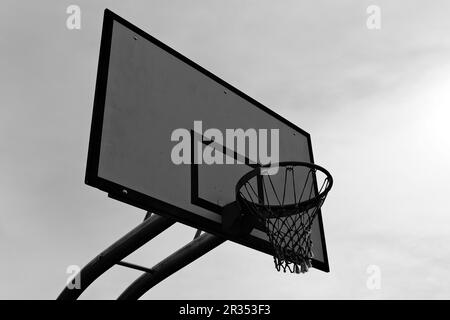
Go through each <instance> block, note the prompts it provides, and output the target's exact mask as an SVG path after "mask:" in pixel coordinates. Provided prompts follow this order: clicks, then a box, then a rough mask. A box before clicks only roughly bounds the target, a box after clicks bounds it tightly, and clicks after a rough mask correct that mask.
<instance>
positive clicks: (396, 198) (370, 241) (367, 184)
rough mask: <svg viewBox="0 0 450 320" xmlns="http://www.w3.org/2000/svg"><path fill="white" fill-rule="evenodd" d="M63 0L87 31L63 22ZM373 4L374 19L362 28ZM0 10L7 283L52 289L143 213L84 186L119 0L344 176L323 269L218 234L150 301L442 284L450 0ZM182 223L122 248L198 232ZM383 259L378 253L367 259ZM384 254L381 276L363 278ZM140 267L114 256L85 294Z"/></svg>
mask: <svg viewBox="0 0 450 320" xmlns="http://www.w3.org/2000/svg"><path fill="white" fill-rule="evenodd" d="M69 5H78V6H79V7H80V9H81V29H79V30H70V29H68V28H67V26H66V20H67V18H68V16H69V15H68V14H67V13H66V9H67V7H68V6H69ZM370 5H377V6H378V7H379V8H380V10H381V11H380V12H381V15H380V17H381V25H380V29H369V28H368V27H367V23H366V22H367V19H368V17H369V15H370V14H368V13H367V11H366V10H367V8H368V7H369V6H370ZM3 8H4V10H2V11H1V12H0V30H1V31H0V49H1V50H0V57H1V59H0V70H1V72H0V92H1V94H0V101H1V103H0V173H1V179H0V181H1V182H0V193H1V194H2V197H1V199H2V200H1V201H0V252H1V256H2V262H1V263H0V298H1V299H54V298H56V297H57V295H58V294H59V292H60V291H61V290H62V289H63V287H64V286H65V283H66V279H67V278H68V277H69V274H68V273H67V272H66V271H67V268H68V267H69V266H70V265H79V266H83V265H85V264H86V263H87V262H89V261H90V260H91V259H92V258H93V257H95V256H96V255H97V254H98V253H100V252H101V251H102V250H103V249H105V248H106V247H108V246H109V245H110V244H112V243H113V242H114V241H115V240H117V239H118V238H120V237H121V236H122V235H124V234H125V233H126V232H128V231H129V230H131V229H132V228H133V227H134V226H136V225H137V224H139V223H140V222H141V221H142V219H143V217H144V214H145V212H143V211H142V210H140V209H137V208H134V207H131V206H128V205H126V204H122V203H120V202H117V201H115V200H112V199H109V198H107V196H106V194H105V193H103V192H101V191H99V190H97V189H94V188H91V187H88V186H86V185H85V184H84V172H85V166H86V157H87V146H88V139H89V130H90V122H91V115H92V104H93V97H94V87H95V77H96V71H97V62H98V52H99V45H100V34H101V24H102V18H103V10H104V9H105V8H109V9H111V10H113V11H114V12H116V13H117V14H119V15H120V16H122V17H124V18H125V19H127V20H129V21H131V22H132V23H133V24H135V25H137V26H139V27H140V28H141V29H143V30H145V31H146V32H148V33H150V34H151V35H153V36H155V37H156V38H158V39H160V40H161V41H163V42H164V43H166V44H168V45H169V46H171V47H173V48H174V49H176V50H177V51H179V52H181V53H183V54H184V55H185V56H187V57H189V58H190V59H192V60H193V61H195V62H197V63H199V64H200V65H202V66H203V67H205V68H206V69H208V70H209V71H211V72H213V73H214V74H216V75H217V76H219V77H220V78H223V79H225V80H226V81H227V82H229V83H231V84H232V85H234V86H235V87H237V88H239V89H240V90H241V91H243V92H245V93H247V94H248V95H250V96H251V97H253V98H255V99H256V100H258V101H260V102H261V103H263V104H264V105H266V106H268V107H270V108H271V109H273V110H274V111H276V112H277V113H279V114H281V115H283V116H284V117H286V118H287V119H289V120H290V121H291V122H293V123H295V124H296V125H298V126H299V127H301V128H302V129H304V130H306V131H308V132H309V133H310V134H311V137H312V142H313V148H314V157H315V160H316V162H317V163H318V164H320V165H322V166H324V167H325V168H327V169H328V170H329V171H330V172H331V173H332V174H333V177H334V180H335V184H334V186H333V189H332V192H331V193H330V194H329V196H328V198H327V201H326V203H325V204H324V207H323V215H324V216H323V219H324V227H325V232H326V239H327V247H328V255H329V260H330V269H331V272H330V273H323V272H321V271H318V270H311V271H310V272H309V273H308V274H305V275H292V274H283V273H278V272H276V271H275V269H274V268H273V262H272V259H271V257H270V256H267V255H265V254H261V253H258V252H255V251H252V250H250V249H248V248H244V247H241V246H239V245H237V244H235V243H232V242H226V243H224V244H222V245H221V246H219V247H218V248H216V249H215V250H213V251H211V252H209V253H208V254H207V255H205V256H204V257H202V258H201V259H200V260H198V261H196V262H194V263H192V264H191V265H189V266H187V267H186V268H184V269H183V270H181V271H179V272H178V273H176V274H175V275H173V276H172V277H170V278H169V279H167V280H165V281H164V282H162V283H161V284H159V285H158V286H156V287H155V288H154V289H152V290H151V291H149V292H148V293H147V294H146V295H145V296H144V297H143V298H144V299H300V300H303V299H417V298H420V299H448V298H450V275H449V274H448V266H449V265H450V250H449V248H448V246H447V245H446V244H448V243H450V215H449V214H450V205H449V204H448V201H446V200H447V195H448V189H449V187H448V181H449V179H450V170H448V169H449V163H450V142H449V141H450V139H449V138H450V126H449V125H448V119H450V109H449V103H450V20H449V19H448V15H449V14H450V3H449V2H448V1H446V0H435V1H432V2H430V1H424V0H408V1H406V0H401V1H400V0H399V1H387V0H377V1H375V0H370V1H369V0H363V1H361V0H343V1H339V2H337V1H333V0H318V1H314V2H311V1H303V0H296V1H278V2H274V1H261V0H258V1H256V0H253V1H250V0H246V1H224V0H222V1H210V0H208V1H206V0H204V1H137V0H135V1H127V2H126V1H100V0H98V1H95V2H94V1H81V0H79V1H56V0H46V1H23V0H19V1H18V0H15V1H12V0H5V1H4V2H3ZM194 233H195V230H194V229H192V228H190V227H187V226H183V225H181V224H176V225H175V226H173V227H171V228H170V229H169V230H167V231H166V232H165V233H163V234H161V235H160V236H158V237H157V238H156V239H154V240H153V241H151V242H150V243H148V244H147V245H146V246H145V247H143V248H141V249H139V250H138V251H137V252H135V253H133V254H132V255H131V256H130V257H128V258H127V259H126V260H127V261H130V262H134V263H138V264H142V265H145V266H148V267H151V266H152V265H154V264H156V263H157V262H159V261H160V260H161V259H163V258H165V257H166V256H167V255H169V254H170V253H172V252H173V251H175V250H176V249H178V248H179V247H181V246H182V245H184V244H186V243H187V242H188V241H190V240H191V239H192V237H193V235H194ZM374 268H375V269H374ZM373 270H377V274H376V275H377V279H378V280H379V281H378V282H377V284H379V285H378V286H376V287H374V286H371V285H370V284H371V283H372V282H371V279H373V276H374V273H373ZM139 275H140V273H139V272H138V271H135V270H129V269H126V268H123V267H120V266H116V267H114V268H112V269H111V270H110V271H109V272H107V273H105V274H104V275H103V276H102V277H101V278H99V279H98V280H97V281H96V282H95V283H94V284H93V285H91V287H89V288H88V289H87V290H86V291H85V292H84V293H83V294H82V296H81V298H82V299H114V298H116V297H117V296H118V295H119V294H120V293H121V292H122V291H123V290H124V289H125V288H126V287H127V286H128V285H129V284H130V283H131V282H132V281H133V280H134V279H136V278H137V277H138V276H139Z"/></svg>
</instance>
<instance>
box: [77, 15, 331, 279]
mask: <svg viewBox="0 0 450 320" xmlns="http://www.w3.org/2000/svg"><path fill="white" fill-rule="evenodd" d="M114 22H118V23H120V24H121V25H123V26H124V27H126V28H128V29H130V30H131V31H132V32H134V33H136V34H137V35H138V36H140V37H142V38H144V39H146V40H147V41H150V42H151V43H153V44H154V45H156V46H158V47H159V48H161V49H163V50H165V51H166V52H168V53H169V54H171V55H172V56H174V57H175V58H177V59H179V60H181V61H182V62H184V63H186V64H187V65H189V66H191V67H192V68H194V69H196V70H197V71H199V72H201V73H203V74H204V75H205V76H207V77H209V78H210V79H212V80H214V81H216V82H217V83H218V84H220V85H222V86H224V87H225V88H226V89H227V90H230V91H232V92H233V93H235V94H237V95H238V96H240V97H241V98H242V99H245V100H247V101H248V102H250V103H251V104H252V105H254V106H255V107H256V108H259V109H261V110H262V111H264V112H265V113H267V114H269V115H270V116H272V117H274V118H276V119H277V120H279V121H281V122H283V123H284V124H286V125H288V126H289V127H291V128H293V129H294V130H295V131H298V132H300V133H301V134H302V135H304V136H305V137H306V138H307V141H308V148H309V154H310V159H309V160H310V162H312V163H314V159H313V152H312V143H311V137H310V135H309V134H308V133H307V132H305V131H304V130H302V129H301V128H299V127H297V126H296V125H295V124H293V123H291V122H290V121H288V120H287V119H285V118H283V117H282V116H280V115H279V114H277V113H275V112H274V111H272V110H270V109H269V108H267V107H265V106H264V105H262V104H261V103H259V102H258V101H256V100H255V99H253V98H251V97H249V96H248V95H246V94H245V93H243V92H242V91H240V90H239V89H237V88H235V87H234V86H232V85H230V84H229V83H227V82H225V81H224V80H222V79H220V78H219V77H217V76H215V75H214V74H212V73H211V72H209V71H208V70H206V69H204V68H203V67H201V66H199V65H198V64H196V63H195V62H193V61H192V60H190V59H188V58H187V57H185V56H183V55H182V54H180V53H179V52H177V51H176V50H174V49H172V48H170V47H168V46H167V45H165V44H164V43H162V42H161V41H159V40H157V39H156V38H154V37H152V36H151V35H149V34H148V33H146V32H145V31H143V30H141V29H139V28H138V27H136V26H135V25H133V24H131V23H130V22H128V21H126V20H125V19H123V18H121V17H120V16H118V15H117V14H115V13H113V12H112V11H110V10H108V9H105V12H104V20H103V29H102V37H101V43H100V54H99V62H98V69H97V79H96V86H95V96H94V106H93V114H92V122H91V132H90V138H89V147H88V156H87V166H86V175H85V183H86V184H87V185H89V186H92V187H95V188H98V189H100V190H102V191H104V192H106V193H108V196H109V197H110V198H113V199H116V200H119V201H121V202H124V203H127V204H130V205H132V206H135V207H137V208H141V209H143V210H147V211H154V212H155V213H158V214H161V215H167V216H169V217H172V218H174V219H176V220H177V221H179V222H181V223H183V224H186V225H189V226H191V227H193V228H198V229H201V230H203V231H206V232H209V233H212V234H215V235H218V236H222V237H226V238H227V239H229V240H231V241H234V242H236V243H239V244H241V245H244V246H247V247H250V248H253V249H256V250H259V251H262V252H265V253H267V254H270V255H273V250H272V248H271V246H270V244H269V243H268V242H266V241H263V240H262V239H259V238H257V237H252V239H251V242H252V244H251V245H250V244H249V238H248V237H251V236H250V235H249V236H235V235H229V234H225V233H224V232H223V230H222V229H221V228H218V226H217V225H218V224H217V223H213V222H212V221H211V220H209V219H207V218H205V217H202V216H199V215H195V213H192V212H190V211H187V210H185V209H183V208H179V207H177V206H174V205H172V204H169V203H166V202H164V201H161V200H159V199H156V198H153V197H151V196H149V195H147V194H143V193H140V192H138V191H135V190H132V189H129V188H127V187H125V186H122V185H120V184H117V183H115V182H113V181H109V180H107V179H104V178H102V177H100V176H99V174H98V170H99V163H100V147H101V141H102V128H103V116H104V111H105V99H106V94H107V93H106V91H107V90H106V89H107V81H108V69H109V58H110V53H111V41H112V31H113V24H114ZM316 187H317V186H316ZM317 219H318V223H319V228H320V233H321V235H320V236H321V241H322V251H323V260H324V261H319V260H315V259H313V260H312V265H313V267H314V268H316V269H319V270H322V271H325V272H329V264H328V255H327V248H326V241H325V235H324V227H323V221H322V214H321V212H319V214H318V217H317Z"/></svg>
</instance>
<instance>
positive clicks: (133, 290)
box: [118, 233, 226, 300]
mask: <svg viewBox="0 0 450 320" xmlns="http://www.w3.org/2000/svg"><path fill="white" fill-rule="evenodd" d="M225 240H226V239H224V238H220V237H218V236H214V235H212V234H209V233H204V234H202V235H201V236H199V237H197V238H195V239H194V240H192V241H191V242H189V243H188V244H187V245H185V246H184V247H182V248H181V249H179V250H178V251H176V252H175V253H173V254H171V255H170V256H168V257H167V258H165V259H164V260H162V261H161V262H159V263H158V264H157V265H155V266H154V267H153V268H151V270H152V273H144V274H143V275H142V276H140V277H139V278H137V279H136V280H135V281H134V282H133V283H132V284H131V285H130V286H129V287H128V288H127V289H126V290H125V291H124V292H123V293H122V294H121V295H120V296H119V298H118V300H137V299H139V298H140V297H141V296H142V295H144V294H145V293H146V292H147V291H148V290H150V289H151V288H153V287H154V286H155V285H157V284H158V283H160V282H161V281H163V280H164V279H166V278H167V277H169V276H171V275H172V274H174V273H175V272H177V271H178V270H180V269H181V268H183V267H185V266H187V265H188V264H189V263H191V262H193V261H195V260H197V259H198V258H200V257H201V256H202V255H204V254H205V253H207V252H208V251H210V250H212V249H214V248H215V247H217V246H218V245H220V244H221V243H223V242H224V241H225Z"/></svg>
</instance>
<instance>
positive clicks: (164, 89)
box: [86, 10, 329, 271]
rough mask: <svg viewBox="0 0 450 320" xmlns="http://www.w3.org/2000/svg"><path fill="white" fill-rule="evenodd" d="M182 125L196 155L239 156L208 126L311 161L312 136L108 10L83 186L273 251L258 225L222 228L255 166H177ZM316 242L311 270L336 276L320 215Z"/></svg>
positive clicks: (315, 229)
mask: <svg viewBox="0 0 450 320" xmlns="http://www.w3.org/2000/svg"><path fill="white" fill-rule="evenodd" d="M200 122H201V123H200ZM199 125H200V126H201V127H202V130H200V131H199V130H198V129H199ZM180 128H181V129H184V130H185V131H186V130H187V132H189V134H190V138H191V140H190V141H191V146H192V148H193V149H195V147H196V146H197V145H194V141H197V140H196V139H197V138H198V141H200V145H201V147H200V149H201V150H202V148H203V149H206V148H214V150H215V151H216V152H219V153H220V152H222V153H223V156H224V158H227V156H229V155H230V154H229V153H228V152H231V154H233V155H234V156H235V157H236V153H237V151H236V150H230V148H227V146H228V145H225V142H224V141H222V140H217V139H212V138H211V136H208V135H207V134H206V130H207V129H210V128H214V129H217V130H218V131H220V132H223V133H225V132H226V130H227V129H235V130H236V129H243V130H244V131H246V130H248V129H252V130H255V132H257V133H260V132H261V130H269V131H270V130H274V129H276V130H278V131H277V132H278V135H279V161H280V162H281V161H294V160H295V161H305V162H313V154H312V146H311V138H310V135H309V134H308V133H307V132H305V131H303V130H302V129H300V128H298V127H297V126H296V125H294V124H292V123H291V122H289V121H288V120H286V119H284V118H283V117H281V116H280V115H278V114H276V113H275V112H273V111H272V110H270V109H268V108H267V107H265V106H263V105H262V104H260V103H259V102H257V101H256V100H254V99H252V98H250V97H249V96H247V95H246V94H244V93H242V92H241V91H239V90H238V89H236V88H235V87H233V86H232V85H230V84H228V83H227V82H225V81H223V80H221V79H219V78H218V77H216V76H215V75H213V74H212V73H210V72H209V71H207V70H205V69H204V68H202V67H200V66H199V65H197V64H196V63H194V62H192V61H191V60H189V59H188V58H186V57H184V56H183V55H181V54H180V53H178V52H176V51H175V50H173V49H171V48H169V47H168V46H167V45H165V44H163V43H162V42H160V41H159V40H157V39H155V38H154V37H152V36H150V35H149V34H147V33H145V32H144V31H142V30H140V29H139V28H137V27H136V26H134V25H132V24H131V23H129V22H127V21H126V20H124V19H123V18H121V17H119V16H117V15H116V14H114V13H112V12H111V11H109V10H105V16H104V21H103V31H102V39H101V47H100V57H99V65H98V74H97V83H96V90H95V100H94V110H93V118H92V126H91V135H90V141H89V151H88V161H87V169H86V184H88V185H90V186H93V187H96V188H99V189H100V190H103V191H105V192H107V193H108V195H109V196H110V197H112V198H115V199H117V200H120V201H123V202H125V203H128V204H131V205H133V206H136V207H139V208H142V209H144V210H148V211H155V212H157V213H159V214H163V215H167V216H170V217H172V218H174V219H176V220H177V221H180V222H182V223H184V224H187V225H189V226H192V227H194V228H198V229H201V230H204V231H206V232H210V233H213V234H216V235H221V236H227V238H229V239H230V240H232V241H235V242H237V243H240V244H242V245H245V246H247V247H250V248H253V249H255V250H258V251H261V252H265V253H268V254H272V248H271V245H270V243H269V242H268V239H267V236H266V234H265V233H264V232H262V231H261V230H259V229H258V228H255V229H253V230H252V231H251V233H250V234H249V235H246V236H230V235H226V234H224V232H223V230H222V216H221V210H222V208H223V207H224V206H225V205H226V204H228V203H230V202H233V201H235V187H236V183H237V181H238V180H239V178H240V177H241V176H243V175H244V174H245V173H246V172H248V171H249V170H251V169H252V166H253V164H252V163H251V161H248V158H246V159H247V161H243V162H244V163H236V164H217V163H215V164H207V163H205V162H201V163H198V161H191V162H190V163H182V164H177V163H174V161H173V154H174V147H175V146H177V144H178V143H179V142H180V141H181V140H176V138H177V137H176V134H175V135H174V132H177V131H176V130H177V129H180ZM202 133H205V134H203V135H202ZM174 137H175V139H174ZM178 138H179V137H178ZM213 140H214V141H213ZM249 148H250V147H249ZM180 154H181V153H179V155H180ZM193 154H197V153H195V151H194V150H192V152H191V154H190V156H191V157H190V159H191V160H193V158H192V155H193ZM200 154H201V152H200ZM183 156H184V154H183ZM238 156H240V155H238ZM250 160H251V159H250ZM194 162H195V163H194ZM312 241H313V244H314V247H313V250H314V259H313V261H312V263H313V267H315V268H317V269H320V270H323V271H329V266H328V258H327V252H326V245H325V237H324V231H323V225H322V217H321V214H320V213H319V215H318V216H317V218H316V220H315V221H314V224H313V228H312Z"/></svg>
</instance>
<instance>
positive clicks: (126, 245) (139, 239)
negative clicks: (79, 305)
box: [58, 214, 175, 300]
mask: <svg viewBox="0 0 450 320" xmlns="http://www.w3.org/2000/svg"><path fill="white" fill-rule="evenodd" d="M174 223H175V221H174V220H173V219H170V218H167V217H162V216H159V215H156V214H153V215H152V216H151V217H149V218H148V219H146V220H144V222H142V223H141V224H140V225H138V226H137V227H136V228H134V229H133V230H131V231H130V232H128V233H127V234H126V235H125V236H123V237H122V238H120V239H119V240H117V241H116V242H115V243H114V244H112V245H111V246H110V247H109V248H107V249H106V250H105V251H103V252H102V253H100V254H99V255H98V256H97V257H95V258H94V259H93V260H92V261H91V262H89V263H88V264H87V265H86V266H85V267H84V268H83V269H81V271H80V274H79V275H80V282H81V288H80V289H75V288H74V289H69V288H68V287H67V286H66V287H65V288H64V290H63V291H62V292H61V293H60V295H59V296H58V300H75V299H77V298H78V297H79V296H80V295H81V293H83V291H84V290H86V288H87V287H88V286H89V285H90V284H91V283H92V282H94V281H95V280H96V279H97V278H98V277H100V276H101V275H102V274H103V273H104V272H106V271H107V270H108V269H109V268H111V267H112V266H113V265H115V264H116V263H117V262H120V261H121V260H122V259H123V258H125V257H126V256H128V255H129V254H131V253H133V252H134V251H136V250H137V249H138V248H140V247H141V246H142V245H144V244H146V243H147V242H148V241H150V240H151V239H153V238H154V237H156V236H157V235H158V234H160V233H161V232H163V231H164V230H166V229H167V228H169V227H170V226H171V225H173V224H174Z"/></svg>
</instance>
